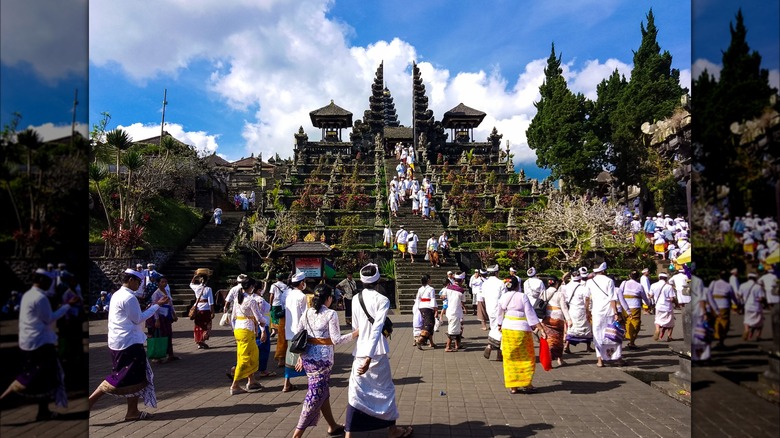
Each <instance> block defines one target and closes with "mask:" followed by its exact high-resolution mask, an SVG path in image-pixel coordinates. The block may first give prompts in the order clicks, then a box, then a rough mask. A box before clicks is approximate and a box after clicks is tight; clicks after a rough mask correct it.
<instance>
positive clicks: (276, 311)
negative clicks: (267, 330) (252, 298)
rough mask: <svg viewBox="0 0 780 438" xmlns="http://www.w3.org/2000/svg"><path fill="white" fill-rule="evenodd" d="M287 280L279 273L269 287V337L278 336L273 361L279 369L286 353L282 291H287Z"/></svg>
mask: <svg viewBox="0 0 780 438" xmlns="http://www.w3.org/2000/svg"><path fill="white" fill-rule="evenodd" d="M286 278H287V274H285V273H283V272H279V273H277V274H276V283H274V284H272V285H271V291H270V296H269V300H270V301H271V335H270V337H273V336H274V335H276V336H278V337H277V338H276V351H274V359H275V360H276V364H277V365H278V366H279V368H281V367H283V366H284V356H285V355H286V353H287V351H286V350H287V336H286V334H287V333H286V332H285V329H284V326H285V323H284V315H285V310H284V301H282V298H284V291H285V290H287V283H285V282H284V280H285V279H286Z"/></svg>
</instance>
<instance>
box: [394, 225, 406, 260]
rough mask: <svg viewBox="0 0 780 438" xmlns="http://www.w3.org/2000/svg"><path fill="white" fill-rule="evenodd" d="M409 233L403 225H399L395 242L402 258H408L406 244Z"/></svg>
mask: <svg viewBox="0 0 780 438" xmlns="http://www.w3.org/2000/svg"><path fill="white" fill-rule="evenodd" d="M408 237H409V233H408V232H407V231H406V230H405V229H404V226H403V225H400V226H399V230H398V231H397V232H396V233H395V244H396V245H398V251H399V252H400V253H401V260H403V259H405V258H406V244H407V238H408Z"/></svg>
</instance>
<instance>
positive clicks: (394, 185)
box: [387, 143, 436, 220]
mask: <svg viewBox="0 0 780 438" xmlns="http://www.w3.org/2000/svg"><path fill="white" fill-rule="evenodd" d="M395 157H396V159H397V160H398V165H397V166H396V167H395V171H396V175H395V176H393V179H392V181H390V183H389V184H388V185H389V187H390V193H389V194H388V195H387V205H388V206H389V208H390V214H392V215H393V217H398V209H399V208H401V207H402V206H403V205H407V206H409V205H411V207H412V214H413V215H415V216H421V217H422V218H423V219H424V220H428V219H431V218H433V217H434V216H435V214H436V207H435V206H434V204H433V201H432V200H431V199H432V197H433V194H434V187H433V185H432V184H431V182H430V181H429V180H428V178H427V177H426V178H423V179H422V180H418V179H417V178H416V177H415V176H414V172H415V166H414V164H415V157H414V148H413V147H412V146H408V147H407V146H405V145H403V144H401V143H398V144H396V146H395Z"/></svg>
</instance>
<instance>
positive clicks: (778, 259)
mask: <svg viewBox="0 0 780 438" xmlns="http://www.w3.org/2000/svg"><path fill="white" fill-rule="evenodd" d="M775 263H780V248H777V249H775V250H774V251H772V254H769V256H768V257H767V258H766V264H767V265H774V264H775Z"/></svg>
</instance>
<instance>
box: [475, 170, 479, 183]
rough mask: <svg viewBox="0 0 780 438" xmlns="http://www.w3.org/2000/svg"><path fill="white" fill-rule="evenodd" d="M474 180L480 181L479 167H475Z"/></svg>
mask: <svg viewBox="0 0 780 438" xmlns="http://www.w3.org/2000/svg"><path fill="white" fill-rule="evenodd" d="M474 182H475V183H476V182H479V169H474Z"/></svg>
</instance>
